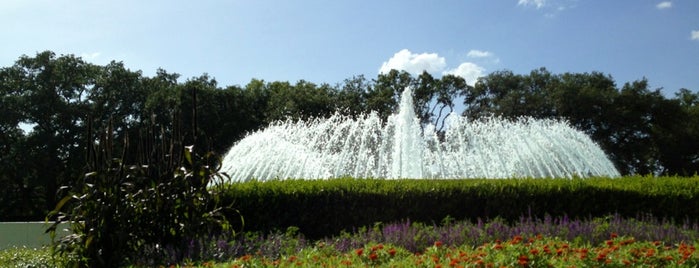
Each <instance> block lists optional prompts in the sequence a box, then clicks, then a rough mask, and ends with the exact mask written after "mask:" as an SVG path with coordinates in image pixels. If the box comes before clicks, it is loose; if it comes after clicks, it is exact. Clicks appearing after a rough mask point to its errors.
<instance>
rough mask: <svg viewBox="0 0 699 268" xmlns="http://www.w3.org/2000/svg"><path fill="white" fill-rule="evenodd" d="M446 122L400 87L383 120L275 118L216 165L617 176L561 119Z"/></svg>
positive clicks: (277, 170) (272, 175)
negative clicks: (433, 119) (417, 106)
mask: <svg viewBox="0 0 699 268" xmlns="http://www.w3.org/2000/svg"><path fill="white" fill-rule="evenodd" d="M447 124H448V128H447V129H446V131H445V132H444V135H443V137H442V138H440V137H439V136H438V135H437V133H436V132H435V131H434V126H432V125H427V126H425V127H424V128H423V127H421V125H420V122H419V119H418V118H417V116H416V115H415V111H414V109H413V98H412V91H411V90H410V89H406V90H405V91H404V92H403V94H402V95H401V102H400V106H399V110H398V113H397V114H394V115H391V116H390V117H389V118H388V119H387V120H386V122H383V121H382V120H380V119H379V117H378V116H377V115H376V113H370V114H368V115H363V116H361V117H360V118H358V119H352V118H349V117H346V116H342V115H334V116H332V117H330V118H327V119H314V120H311V121H308V122H304V121H298V122H291V121H287V122H278V123H275V124H273V125H271V126H270V127H268V128H266V129H263V130H261V131H258V132H256V133H253V134H251V135H249V136H247V137H245V138H244V139H242V140H240V141H239V142H238V143H236V144H235V145H234V146H233V147H232V148H231V149H230V151H229V152H228V153H227V154H226V156H225V157H224V159H223V166H222V169H221V171H222V172H226V173H227V174H228V175H230V177H231V180H232V181H246V180H251V179H257V180H270V179H289V178H298V179H328V178H337V177H344V176H350V177H356V178H390V179H393V178H443V179H457V178H518V177H533V178H545V177H556V178H560V177H567V178H572V177H589V176H609V177H617V176H619V172H618V171H617V170H616V169H615V168H614V165H613V164H612V163H611V162H610V161H609V159H608V158H607V156H606V155H605V154H604V152H603V151H602V150H601V149H600V148H599V146H597V145H596V144H595V143H594V142H592V140H591V139H590V138H589V137H588V136H587V135H585V134H584V133H582V132H580V131H578V130H575V129H573V128H571V127H570V126H569V125H568V124H567V123H566V122H562V121H557V120H534V119H531V118H522V119H519V120H516V121H508V120H501V119H498V118H488V119H484V120H478V121H469V120H467V118H465V117H459V116H456V115H451V116H450V117H449V120H448V121H447ZM423 129H424V130H423Z"/></svg>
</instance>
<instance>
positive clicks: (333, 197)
mask: <svg viewBox="0 0 699 268" xmlns="http://www.w3.org/2000/svg"><path fill="white" fill-rule="evenodd" d="M697 185H699V177H693V178H677V177H662V178H651V177H623V178H616V179H610V178H591V179H572V180H571V179H498V180H488V179H463V180H384V179H352V178H340V179H332V180H277V181H266V182H258V181H251V182H245V183H235V184H230V185H228V186H227V187H228V189H227V190H226V191H225V192H224V193H223V197H222V199H223V200H225V201H224V203H229V204H235V205H236V207H237V208H238V209H239V210H240V213H242V214H243V215H245V217H246V223H247V226H248V227H247V228H248V230H250V229H252V230H257V231H269V230H274V229H280V230H281V229H284V228H286V227H288V226H297V227H299V228H300V230H301V232H302V233H304V234H305V235H308V236H309V237H323V236H327V235H331V234H335V233H338V232H340V231H341V230H343V229H344V230H351V229H352V228H354V227H356V226H366V225H371V224H373V223H375V222H393V221H400V220H404V219H410V220H412V221H421V222H438V221H440V220H442V219H444V218H445V217H451V218H454V219H457V220H463V219H471V220H473V219H477V218H481V219H487V218H491V219H492V218H495V217H501V218H503V219H506V220H508V221H516V220H519V218H520V217H521V216H522V215H527V214H530V216H533V217H543V216H544V215H554V216H563V215H566V216H569V217H571V218H575V217H580V218H587V217H590V216H603V215H608V214H614V213H618V214H621V215H622V216H628V217H635V216H638V214H639V213H651V214H652V215H654V216H657V217H661V218H662V217H666V218H670V219H676V220H683V219H685V217H688V216H687V215H699V214H697V213H699V206H697V205H695V204H699V202H698V201H699V200H698V199H699V187H698V186H697Z"/></svg>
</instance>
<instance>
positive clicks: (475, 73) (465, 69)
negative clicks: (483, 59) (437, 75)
mask: <svg viewBox="0 0 699 268" xmlns="http://www.w3.org/2000/svg"><path fill="white" fill-rule="evenodd" d="M442 74H443V75H447V74H452V75H456V76H461V77H463V78H464V80H466V84H469V85H473V84H475V83H476V80H478V78H479V77H482V76H483V75H484V74H485V68H483V67H481V66H478V65H477V64H475V63H472V62H464V63H461V64H460V65H459V67H456V69H451V70H447V71H444V72H442Z"/></svg>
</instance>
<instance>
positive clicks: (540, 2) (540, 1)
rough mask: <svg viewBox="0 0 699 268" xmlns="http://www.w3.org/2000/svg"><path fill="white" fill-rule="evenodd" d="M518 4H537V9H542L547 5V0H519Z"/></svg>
mask: <svg viewBox="0 0 699 268" xmlns="http://www.w3.org/2000/svg"><path fill="white" fill-rule="evenodd" d="M517 5H520V6H535V7H536V9H540V8H542V7H544V5H546V0H519V2H517Z"/></svg>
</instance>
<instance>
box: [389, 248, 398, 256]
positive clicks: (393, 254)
mask: <svg viewBox="0 0 699 268" xmlns="http://www.w3.org/2000/svg"><path fill="white" fill-rule="evenodd" d="M388 255H391V257H393V256H395V255H396V249H395V248H391V249H389V250H388Z"/></svg>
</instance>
